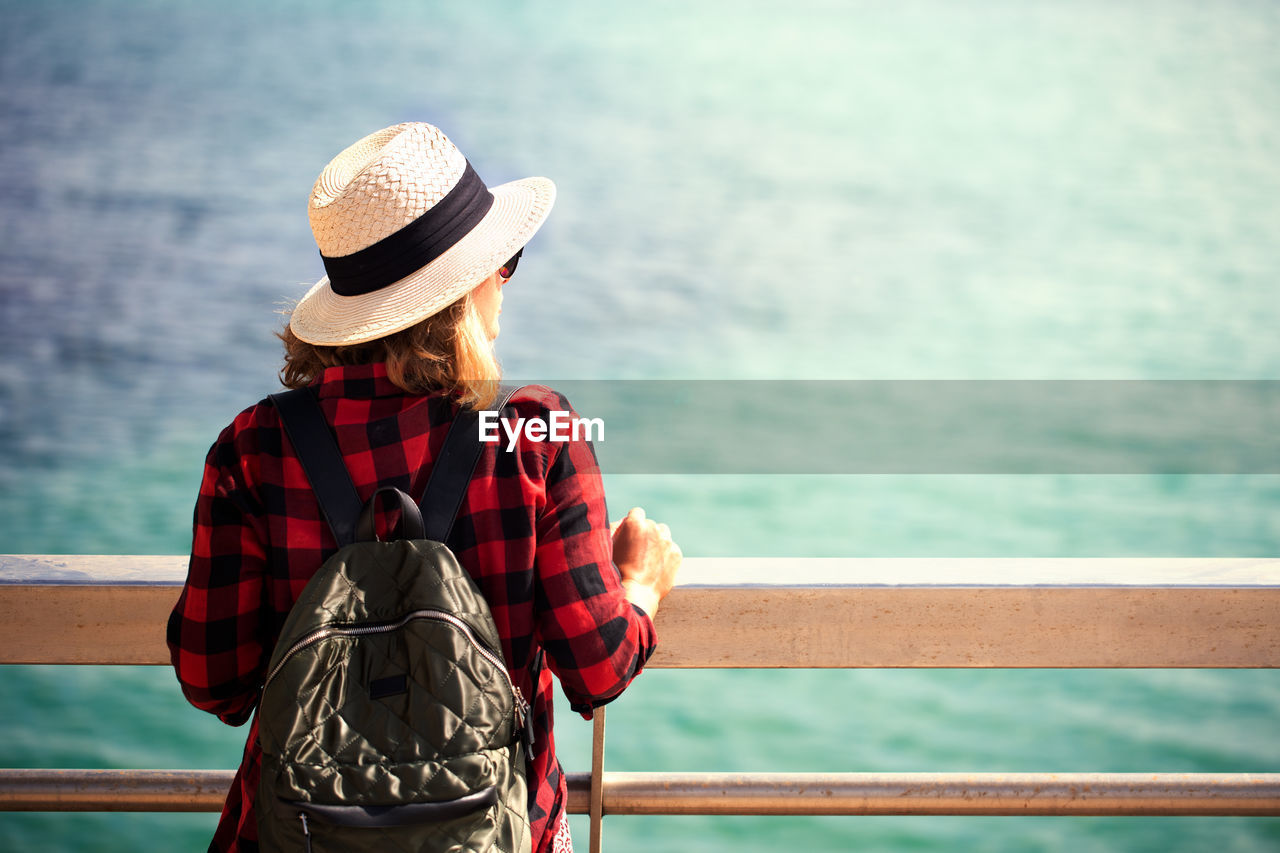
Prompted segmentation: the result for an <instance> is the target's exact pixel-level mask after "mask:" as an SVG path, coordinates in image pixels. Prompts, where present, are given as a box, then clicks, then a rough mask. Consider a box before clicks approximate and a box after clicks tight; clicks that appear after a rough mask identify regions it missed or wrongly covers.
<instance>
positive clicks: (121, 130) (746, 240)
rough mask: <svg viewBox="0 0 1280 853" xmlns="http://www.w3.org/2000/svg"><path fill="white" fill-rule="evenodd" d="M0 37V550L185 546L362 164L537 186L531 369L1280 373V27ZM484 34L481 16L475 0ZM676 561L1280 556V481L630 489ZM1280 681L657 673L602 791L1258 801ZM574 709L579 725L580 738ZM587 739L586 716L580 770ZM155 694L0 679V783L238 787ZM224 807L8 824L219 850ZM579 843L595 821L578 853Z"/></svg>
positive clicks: (698, 19)
mask: <svg viewBox="0 0 1280 853" xmlns="http://www.w3.org/2000/svg"><path fill="white" fill-rule="evenodd" d="M261 5H262V6H264V7H265V8H259V4H253V3H248V2H224V3H220V4H216V5H215V4H205V5H200V6H189V5H183V4H178V3H161V2H150V3H146V2H114V3H89V2H72V0H61V1H60V2H59V1H58V0H55V2H43V3H36V2H28V3H22V2H2V3H0V15H2V18H0V24H2V25H0V235H2V236H0V253H2V259H3V263H0V328H2V329H3V334H2V335H0V519H2V520H0V552H6V553H41V552H43V553H77V552H79V553H121V554H129V553H180V552H183V551H184V550H185V549H186V548H187V546H188V544H189V539H188V537H189V525H190V512H191V505H192V502H193V500H194V496H195V490H196V486H197V484H198V480H199V475H200V468H199V463H200V460H201V459H202V457H203V453H204V450H205V449H206V448H207V446H208V444H209V443H210V441H212V439H213V437H214V436H215V435H216V433H217V431H218V430H219V429H220V428H221V427H222V426H223V425H224V424H225V423H226V422H227V421H229V420H230V418H231V417H232V416H233V415H234V414H235V412H236V411H238V410H239V409H240V408H242V407H243V406H245V405H247V404H248V403H250V402H252V401H253V400H255V399H257V398H258V397H259V396H261V395H262V394H264V393H266V392H268V391H270V390H273V389H274V387H275V370H276V368H277V362H278V344H277V343H276V342H275V341H274V339H273V338H272V336H271V332H272V330H273V329H274V328H275V327H276V326H277V325H278V324H279V322H280V320H279V317H278V315H277V313H276V312H278V311H279V310H280V309H281V307H282V304H283V303H284V302H286V301H287V300H288V299H290V298H296V297H297V296H299V295H301V293H303V292H304V290H305V283H306V282H309V281H314V280H315V279H316V278H318V277H319V275H320V274H321V269H320V263H319V260H318V258H317V257H316V252H315V248H314V245H313V244H312V242H311V238H310V234H309V231H308V228H307V222H306V217H305V210H304V207H303V205H304V203H305V198H306V194H307V192H308V191H309V189H310V185H311V182H312V180H313V179H314V177H315V175H316V173H317V172H318V171H319V169H320V167H321V166H322V165H323V164H324V163H325V162H326V161H327V160H328V158H329V157H331V156H332V155H333V154H334V153H336V152H337V151H338V150H339V149H340V148H342V147H343V146H344V145H346V144H348V143H349V142H351V141H353V140H354V139H356V138H358V137H359V136H361V135H363V134H365V133H367V132H369V131H371V130H374V129H376V128H379V127H382V126H385V125H387V124H391V123H393V122H396V121H401V120H406V119H422V120H429V121H433V122H435V123H437V124H439V125H441V126H442V127H443V128H444V129H445V130H446V131H447V132H449V133H450V134H451V136H452V137H453V138H454V139H455V140H456V141H457V142H458V143H459V145H460V147H461V148H462V149H463V150H464V151H465V152H466V153H467V154H468V156H469V157H470V159H471V161H472V163H473V164H474V165H475V166H476V168H477V170H478V171H479V173H480V174H481V175H482V176H483V177H484V178H485V179H486V180H488V181H489V182H490V183H497V182H500V181H503V180H508V179H511V178H515V177H520V176H523V175H527V174H545V175H547V176H550V177H552V178H553V179H554V180H555V181H556V182H557V185H558V187H559V190H560V198H559V201H558V202H557V207H556V211H555V213H554V214H553V216H552V218H551V219H550V220H549V222H548V224H547V227H546V228H545V229H544V230H543V231H542V232H541V233H540V235H539V236H538V237H537V238H536V240H535V241H534V243H533V244H532V246H531V247H530V250H529V251H528V252H527V253H526V256H525V260H524V263H523V264H522V265H521V268H520V275H519V278H518V280H517V281H516V282H515V283H514V286H513V287H512V289H511V290H509V291H508V292H507V297H508V298H507V300H506V303H505V305H504V314H503V320H504V323H503V326H504V330H503V334H502V338H501V339H500V341H499V354H500V355H501V357H502V359H503V363H504V365H505V366H506V369H507V371H508V373H509V374H510V375H512V376H519V377H536V378H539V379H543V380H555V379H557V378H559V379H569V378H595V379H609V378H647V379H656V378H706V379H720V378H735V379H748V378H750V379H787V378H803V379H924V378H928V379H1277V378H1280V338H1278V337H1277V336H1276V334H1275V331H1274V330H1275V329H1276V328H1277V327H1280V299H1277V297H1276V292H1277V284H1278V283H1280V249H1277V246H1276V240H1275V238H1274V235H1275V234H1277V233H1280V206H1278V205H1277V204H1276V201H1275V200H1276V199H1277V198H1280V157H1277V153H1276V152H1277V151H1280V52H1277V51H1275V50H1274V45H1275V44H1276V43H1277V42H1278V41H1280V9H1277V7H1276V6H1274V5H1273V4H1268V3H1263V2H1256V3H1245V2H1227V3H1218V4H1199V3H1190V2H1149V3H1139V2H1119V3H1102V2H1085V3H1065V2H1063V3H1049V2H1042V3H1032V4H1024V3H1011V2H996V0H978V1H977V2H972V3H966V4H950V3H945V2H941V0H939V1H938V2H909V3H903V4H896V5H893V6H889V5H887V4H874V3H855V2H839V3H837V2H790V3H787V4H776V3H727V2H701V3H697V4H677V3H650V4H644V5H643V7H642V8H637V9H613V8H605V7H604V6H602V5H601V4H591V3H586V2H581V3H573V4H565V3H537V4H532V3H493V2H476V3H469V4H453V5H454V6H456V7H458V8H449V9H440V10H428V9H426V8H425V4H410V3H358V4H357V3H346V4H343V3H316V2H311V3H301V2H293V3H273V4H270V5H269V6H268V5H267V4H261ZM464 6H465V8H464ZM607 486H608V490H609V497H610V503H611V506H612V507H613V508H614V510H615V514H616V513H617V512H618V511H620V510H622V509H625V508H626V507H627V506H629V505H632V504H643V505H644V506H645V507H646V508H647V509H648V510H649V512H650V514H651V515H654V516H658V517H661V518H662V519H664V520H667V521H669V522H670V524H671V526H672V528H673V530H674V531H675V533H676V535H677V537H678V538H679V540H680V541H681V543H682V545H683V546H684V548H685V551H686V553H689V554H691V555H699V556H702V555H728V556H734V555H741V556H748V555H750V556H754V555H762V554H763V555H795V556H831V555H848V556H895V555H896V556H996V557H999V556H1201V555H1216V556H1276V554H1277V552H1280V477H1276V476H1258V475H1232V476H1225V475H1219V476H1210V475H1165V476H1150V477H1142V476H1118V475H1116V476H981V477H979V476H941V475H932V476H931V475H913V476H860V477H858V476H848V477H845V476H841V477H835V476H826V477H824V476H805V477H801V476H795V477H779V476H768V477H765V476H755V477H753V476H745V475H741V476H699V477H688V476H686V477H677V476H640V475H625V476H622V475H614V476H610V477H609V478H608V481H607ZM1277 707H1280V676H1277V675H1276V674H1275V673H1273V672H1269V671H1242V672H1217V671H1214V672H1209V671H1176V672H1172V671H1078V672H1051V671H1029V672H1009V671H975V672H964V671H956V672H949V671H858V672H835V673H830V672H815V671H804V670H798V671H785V672H761V673H754V672H720V671H708V672H661V671H655V672H651V673H648V674H646V675H645V676H644V677H643V678H642V679H640V680H639V681H638V682H637V683H636V684H635V686H634V688H633V690H632V692H631V693H630V694H629V695H628V697H627V698H626V700H625V701H622V702H619V703H617V704H615V705H613V706H611V709H610V716H609V719H610V724H609V764H608V766H609V767H610V768H611V769H636V770H639V769H646V770H648V769H656V770H735V769H744V770H792V771H804V770H814V771H821V770H832V771H837V770H884V771H893V770H922V771H924V770H939V771H952V770H954V771H964V770H973V771H1018V770H1064V771H1069V770H1078V771H1085V770H1113V771H1148V770H1149V771H1274V770H1276V768H1277V766H1280V723H1277V721H1276V709H1277ZM566 710H567V709H566ZM588 729H589V727H588V726H586V724H584V723H581V722H580V721H578V720H576V719H572V718H570V717H569V716H568V715H567V714H563V713H562V717H561V721H560V725H559V727H558V732H557V733H558V737H559V738H560V739H561V741H562V743H563V747H562V752H563V759H564V763H565V765H566V766H567V767H568V768H570V769H572V770H578V769H585V768H586V766H587V738H588ZM242 736H243V733H242V732H241V731H238V730H230V729H226V728H225V727H223V726H221V725H220V724H218V723H217V722H216V721H215V720H213V719H212V718H206V716H205V715H202V714H201V713H199V712H197V711H194V710H192V709H190V708H189V707H187V706H186V705H185V704H184V703H183V702H182V700H181V698H180V696H179V695H178V694H177V691H176V685H175V683H174V682H173V679H172V676H171V675H170V674H169V673H168V672H167V671H164V670H161V669H153V668H132V667H120V668H102V669H89V668H85V669H81V668H40V667H8V668H3V669H0V766H64V767H232V766H234V765H235V763H236V762H237V760H238V757H239V752H240V747H241V743H242V741H241V738H242ZM213 821H214V817H213V816H212V815H0V849H6V850H7V849H13V850H26V849H40V850H104V851H114V850H120V851H124V850H131V851H132V850H180V849H201V848H202V847H203V845H204V843H205V842H206V840H207V837H208V835H209V833H210V832H211V827H212V825H213ZM575 834H576V836H577V838H578V839H579V845H580V846H582V847H585V837H586V836H585V829H584V825H583V824H582V823H581V822H575ZM606 840H607V843H608V849H610V850H618V851H626V850H641V849H645V850H650V849H669V850H708V851H712V850H715V851H720V850H766V849H816V850H821V849H850V848H856V849H867V850H892V851H901V850H930V851H944V850H945V851H950V850H993V851H994V850H1000V851H1006V850H1007V851H1022V850H1073V851H1074V850H1085V851H1090V850H1118V849H1119V850H1187V851H1195V850H1203V849H1206V848H1209V847H1212V848H1213V849H1215V850H1224V851H1228V850H1231V851H1234V850H1241V851H1245V850H1272V849H1276V848H1277V846H1280V822H1277V821H1274V820H1234V819H1165V820H1160V819H1057V818H991V819H988V818H869V819H858V818H848V819H844V818H822V819H802V818H724V819H709V818H707V819H704V818H622V817H615V818H611V819H610V820H609V821H608V822H607V823H606Z"/></svg>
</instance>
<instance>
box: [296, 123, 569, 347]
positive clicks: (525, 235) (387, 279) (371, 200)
mask: <svg viewBox="0 0 1280 853" xmlns="http://www.w3.org/2000/svg"><path fill="white" fill-rule="evenodd" d="M555 196H556V188H555V184H553V183H551V181H549V180H548V179H546V178H524V179H522V180H519V181H512V182H510V183H506V184H502V185H501V186H496V187H493V188H492V189H490V188H488V187H486V186H485V184H484V181H482V180H480V178H479V176H477V175H476V173H475V170H473V169H472V168H471V164H469V163H468V162H467V159H466V158H465V157H463V156H462V152H461V151H459V150H458V148H457V146H455V145H454V144H453V143H452V142H450V141H449V139H448V138H447V137H446V136H445V135H444V134H443V133H441V132H440V130H439V129H438V128H436V127H433V126H432V125H429V124H425V123H423V122H409V123H405V124H397V125H394V126H392V127H388V128H386V129H385V130H380V131H378V132H377V133H373V134H370V135H369V136H366V137H365V138H364V139H361V140H360V141H359V142H357V143H356V144H354V145H352V146H351V147H350V148H348V149H346V150H345V151H343V152H342V153H341V154H339V155H338V156H337V157H335V158H334V159H333V160H332V162H330V163H329V165H328V166H326V167H325V168H324V171H323V172H321V173H320V177H319V178H318V179H316V184H315V187H314V188H312V190H311V203H310V216H311V231H312V233H313V234H315V238H316V244H317V245H318V246H319V247H320V255H321V257H322V258H324V264H325V270H326V272H327V273H328V275H326V276H325V277H324V278H322V279H320V281H318V282H316V285H315V286H314V287H312V288H311V290H309V291H308V292H307V295H306V296H304V297H302V301H301V302H299V303H298V305H297V307H295V308H294V309H293V315H292V317H291V318H290V320H289V327H290V328H291V329H292V330H293V333H294V334H295V335H297V336H298V337H299V338H301V339H302V340H304V341H307V342H309V343H313V344H325V345H330V346H336V345H342V344H357V343H363V342H364V341H371V340H374V339H375V338H381V337H384V336H386V335H390V334H392V333H393V332H398V331H400V330H401V329H407V328H408V327H410V326H412V325H413V324H414V323H417V322H418V321H420V320H423V319H425V318H427V317H430V316H431V315H432V314H435V313H436V312H438V311H440V310H442V309H443V308H445V307H446V306H448V305H449V304H451V303H453V302H455V301H456V300H458V299H459V298H461V297H462V296H463V295H464V294H466V293H467V292H468V291H470V290H471V289H472V288H474V287H476V286H477V285H479V284H480V283H482V282H483V281H484V280H485V279H487V278H488V277H489V276H491V275H492V274H493V273H494V272H496V271H497V270H498V268H499V267H500V266H502V264H503V263H504V262H505V261H506V260H507V259H509V258H510V257H511V256H512V255H514V254H515V253H516V252H517V251H518V250H519V249H520V248H521V247H522V246H524V244H525V243H527V242H528V241H529V238H531V237H532V236H533V235H534V232H536V231H537V230H538V228H539V226H541V225H542V223H543V220H545V219H546V218H547V214H548V213H550V212H551V205H552V204H553V203H554V202H555Z"/></svg>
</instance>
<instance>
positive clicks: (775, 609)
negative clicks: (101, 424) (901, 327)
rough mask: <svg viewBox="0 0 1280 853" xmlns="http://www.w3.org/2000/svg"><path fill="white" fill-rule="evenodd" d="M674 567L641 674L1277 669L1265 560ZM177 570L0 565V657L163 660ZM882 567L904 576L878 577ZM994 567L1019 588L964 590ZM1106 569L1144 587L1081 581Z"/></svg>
mask: <svg viewBox="0 0 1280 853" xmlns="http://www.w3.org/2000/svg"><path fill="white" fill-rule="evenodd" d="M130 561H138V563H137V565H134V564H133V563H131V562H130ZM687 562H688V564H689V565H688V571H686V572H685V573H684V575H683V582H682V584H681V585H680V586H677V587H676V589H674V590H673V591H672V593H671V595H670V597H669V598H668V599H667V601H666V602H664V604H663V607H662V610H661V611H660V612H659V615H658V630H659V635H660V636H661V638H662V641H661V643H660V644H659V647H658V650H657V652H656V653H655V654H654V656H653V658H652V660H651V661H650V662H649V666H652V667H660V668H661V667H665V668H707V667H714V668H788V667H794V668H850V667H997V668H1004V667H1008V668H1027V667H1071V668H1093V667H1101V668H1122V667H1211V668H1234V667H1275V666H1280V561H1278V560H1246V559H1240V560H1179V559H1170V560H1154V559H1142V560H1133V561H1127V560H1099V561H1087V560H1066V561H1054V560H1007V561H1002V560H970V559H964V560H903V561H900V565H899V563H896V562H895V561H893V560H884V559H871V560H860V559H852V560H825V559H822V560H804V559H782V558H779V559H776V560H762V559H741V560H739V559H711V558H704V559H697V558H690V559H689V560H688V561H687ZM1092 562H1098V563H1101V564H1103V565H1102V567H1100V568H1092V569H1091V568H1090V565H1091V563H1092ZM139 566H141V567H142V568H139ZM895 566H898V569H896V570H895ZM1126 566H1131V567H1132V571H1129V570H1127V569H1126ZM180 569H181V558H178V557H101V556H99V557H76V556H64V557H17V556H8V557H5V556H0V664H21V663H31V664H160V665H164V664H168V662H169V655H168V650H167V649H166V648H165V644H164V631H163V626H164V622H165V619H166V618H167V616H168V614H169V610H170V609H171V608H172V606H173V603H174V601H175V600H176V598H177V595H178V586H179V585H180V583H181V573H180ZM895 571H896V572H897V574H898V575H900V576H901V577H900V578H899V579H900V580H902V581H903V583H901V584H899V585H892V584H888V583H886V581H887V580H888V579H890V578H893V577H894V575H895ZM148 572H150V574H148ZM1001 574H1005V575H1007V577H1008V578H1009V579H1019V580H1021V581H1024V583H1023V584H1021V585H1012V584H1009V583H1003V584H991V583H987V584H985V585H984V584H973V583H968V582H966V581H965V579H973V578H981V579H984V580H986V581H991V580H993V579H994V578H995V577H997V576H1000V575H1001ZM1107 574H1112V575H1114V576H1115V577H1116V578H1127V577H1128V578H1130V579H1132V578H1139V579H1142V580H1143V581H1144V583H1142V584H1136V583H1127V584H1114V585H1098V584H1096V583H1094V582H1096V581H1097V580H1098V579H1099V578H1101V577H1104V576H1106V575H1107ZM842 575H848V576H849V577H850V578H851V579H856V581H857V582H854V581H853V580H851V581H850V582H848V583H837V582H835V581H836V579H838V578H839V577H840V576H842ZM1164 576H1167V577H1168V579H1169V582H1168V583H1166V584H1160V583H1158V579H1159V578H1161V577H1164ZM148 577H153V578H163V579H164V580H163V581H158V582H154V583H151V582H147V580H146V579H147V578H148ZM113 578H114V579H115V580H112V579H113ZM735 578H736V580H735ZM877 578H878V579H880V581H879V582H876V579H877ZM945 578H950V579H951V584H950V585H939V584H938V583H933V582H929V581H930V579H933V580H934V581H937V580H940V579H945ZM906 581H911V583H907V582H906ZM1037 581H1039V582H1037ZM726 625H732V626H733V630H732V631H727V630H725V626H726Z"/></svg>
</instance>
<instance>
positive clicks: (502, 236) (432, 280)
mask: <svg viewBox="0 0 1280 853" xmlns="http://www.w3.org/2000/svg"><path fill="white" fill-rule="evenodd" d="M490 192H492V193H493V207H491V208H489V212H488V213H486V214H485V216H484V218H483V219H481V220H480V222H479V223H477V224H476V226H475V227H474V228H472V229H471V230H470V231H469V232H467V234H466V236H465V237H463V238H462V239H461V240H459V241H458V242H457V243H454V244H453V245H452V246H450V247H449V248H448V249H447V250H446V251H445V252H444V254H442V255H440V257H438V258H436V259H435V260H434V261H432V262H431V263H429V264H427V265H426V266H424V267H422V268H421V269H419V270H417V271H416V272H414V273H412V274H410V275H407V276H405V277H404V278H402V279H400V280H399V281H397V282H394V283H392V284H389V285H387V286H386V287H382V288H379V289H378V290H375V291H373V292H371V293H362V294H360V295H358V296H342V295H340V294H338V293H335V292H334V290H333V288H332V287H330V286H329V277H328V276H325V277H324V278H322V279H320V280H319V281H318V282H316V284H315V286H314V287H312V288H311V289H310V290H309V291H307V295H306V296H304V297H302V299H301V300H300V301H299V302H298V304H297V306H296V307H295V308H294V309H293V314H292V315H291V317H290V319H289V328H290V329H292V330H293V333H294V334H295V335H297V336H298V338H300V339H301V340H303V341H306V342H307V343H311V344H320V345H325V346H344V345H349V344H359V343H364V342H366V341H372V340H375V339H377V338H381V337H385V336H387V335H390V334H393V333H395V332H399V331H401V330H402V329H407V328H409V327H410V326H412V325H414V324H415V323H418V322H420V321H421V320H425V319H426V318H427V317H430V316H431V315H432V314H435V313H437V312H439V311H441V310H443V309H444V308H445V307H447V306H448V305H450V304H452V303H453V302H456V301H457V300H458V299H460V298H462V297H463V296H464V295H465V294H466V293H468V292H470V291H471V290H473V289H474V288H475V287H476V286H478V285H479V284H481V283H482V282H484V280H485V279H487V278H488V277H489V276H491V275H493V274H494V273H495V272H496V271H497V270H498V268H499V267H500V266H502V264H503V262H504V261H506V260H508V259H509V258H510V257H511V256H512V255H514V254H515V253H516V252H517V251H518V250H519V249H520V248H521V247H523V246H524V245H525V243H528V242H529V240H530V238H532V237H533V235H534V234H535V233H537V231H538V229H539V228H540V227H541V226H542V223H543V222H545V221H546V219H547V214H549V213H550V212H551V206H552V205H553V204H554V203H555V198H556V187H555V184H553V183H552V182H551V181H550V180H548V179H547V178H523V179H521V180H518V181H511V182H510V183H506V184H500V185H498V186H496V187H492V188H491V189H490Z"/></svg>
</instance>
